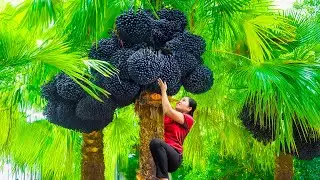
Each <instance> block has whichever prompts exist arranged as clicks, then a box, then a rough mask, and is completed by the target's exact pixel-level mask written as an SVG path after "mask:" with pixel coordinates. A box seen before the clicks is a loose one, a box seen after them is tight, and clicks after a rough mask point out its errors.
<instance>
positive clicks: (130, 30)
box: [116, 10, 153, 44]
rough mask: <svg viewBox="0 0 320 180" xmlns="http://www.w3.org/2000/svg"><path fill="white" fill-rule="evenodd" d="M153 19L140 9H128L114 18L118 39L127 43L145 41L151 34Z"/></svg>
mask: <svg viewBox="0 0 320 180" xmlns="http://www.w3.org/2000/svg"><path fill="white" fill-rule="evenodd" d="M152 22H153V19H152V18H151V17H150V16H149V14H148V13H146V12H145V11H142V10H138V11H136V12H134V10H129V11H127V12H125V13H123V14H121V15H120V16H118V17H117V19H116V26H117V31H118V33H119V36H120V39H122V40H123V41H125V42H126V43H128V44H139V43H142V42H144V41H147V40H148V38H149V37H150V34H151V29H152V26H153V25H152Z"/></svg>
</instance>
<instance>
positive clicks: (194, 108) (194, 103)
mask: <svg viewBox="0 0 320 180" xmlns="http://www.w3.org/2000/svg"><path fill="white" fill-rule="evenodd" d="M188 99H189V107H192V109H191V111H190V112H188V114H189V115H191V116H193V113H194V111H195V110H196V108H197V102H196V101H195V100H194V99H192V98H191V97H188Z"/></svg>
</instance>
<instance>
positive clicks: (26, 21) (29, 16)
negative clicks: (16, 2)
mask: <svg viewBox="0 0 320 180" xmlns="http://www.w3.org/2000/svg"><path fill="white" fill-rule="evenodd" d="M62 3H63V2H62V1H60V0H58V1H52V0H26V1H24V2H23V3H22V4H21V5H20V7H19V8H18V9H17V12H16V15H17V16H23V18H22V19H23V20H22V23H21V25H22V26H25V27H28V28H35V27H40V29H47V28H49V26H50V25H52V24H53V23H54V22H55V21H57V18H58V17H59V16H60V15H59V13H62V6H63V4H62Z"/></svg>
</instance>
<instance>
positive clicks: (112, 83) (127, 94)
mask: <svg viewBox="0 0 320 180" xmlns="http://www.w3.org/2000/svg"><path fill="white" fill-rule="evenodd" d="M97 84H98V85H100V86H101V87H103V88H104V89H105V90H107V91H108V92H109V93H110V94H111V98H112V99H113V100H114V102H115V103H116V104H117V105H118V107H124V106H127V105H129V104H131V103H133V102H134V100H135V98H136V97H137V95H138V94H139V92H140V86H139V85H138V84H136V83H134V82H132V81H123V80H121V79H120V78H119V77H118V76H117V75H114V76H112V77H109V78H106V77H99V80H98V82H97Z"/></svg>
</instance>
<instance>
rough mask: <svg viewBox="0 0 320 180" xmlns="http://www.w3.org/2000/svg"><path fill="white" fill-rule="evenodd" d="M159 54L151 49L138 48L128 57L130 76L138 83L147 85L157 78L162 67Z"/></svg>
mask: <svg viewBox="0 0 320 180" xmlns="http://www.w3.org/2000/svg"><path fill="white" fill-rule="evenodd" d="M159 56H161V55H160V54H157V53H155V52H154V51H152V50H151V49H140V50H138V51H136V52H135V53H134V54H132V55H131V56H130V57H129V59H128V61H127V62H128V71H129V75H130V78H131V79H132V80H133V81H135V82H136V83H138V84H140V85H148V84H151V83H153V82H155V81H156V80H157V78H158V77H159V76H160V74H161V69H162V67H163V64H162V62H161V61H160V60H159Z"/></svg>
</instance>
